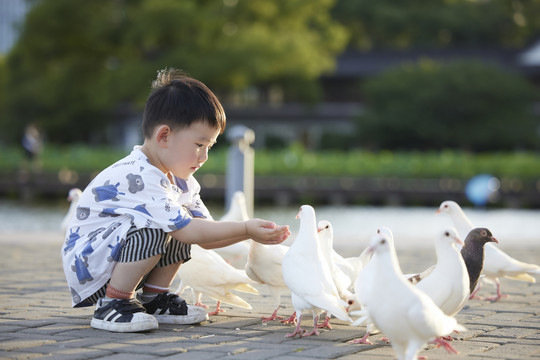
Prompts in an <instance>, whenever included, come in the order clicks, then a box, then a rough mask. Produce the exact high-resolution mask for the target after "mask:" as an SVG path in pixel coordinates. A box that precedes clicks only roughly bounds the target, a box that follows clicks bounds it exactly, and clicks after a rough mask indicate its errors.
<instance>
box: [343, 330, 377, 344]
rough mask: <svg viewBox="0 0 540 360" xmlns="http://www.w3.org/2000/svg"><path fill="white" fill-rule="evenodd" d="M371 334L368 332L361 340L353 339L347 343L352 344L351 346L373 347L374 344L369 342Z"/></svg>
mask: <svg viewBox="0 0 540 360" xmlns="http://www.w3.org/2000/svg"><path fill="white" fill-rule="evenodd" d="M369 335H370V333H369V331H366V333H365V334H364V336H362V337H361V338H359V339H352V340H349V341H347V342H348V343H351V344H368V345H373V343H372V342H371V341H369V339H368V337H369Z"/></svg>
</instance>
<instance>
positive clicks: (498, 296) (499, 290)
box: [486, 279, 508, 301]
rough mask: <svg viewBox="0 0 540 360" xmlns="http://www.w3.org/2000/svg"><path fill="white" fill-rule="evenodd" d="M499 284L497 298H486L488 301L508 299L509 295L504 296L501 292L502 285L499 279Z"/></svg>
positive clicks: (497, 281)
mask: <svg viewBox="0 0 540 360" xmlns="http://www.w3.org/2000/svg"><path fill="white" fill-rule="evenodd" d="M496 283H497V296H494V297H490V298H486V300H488V301H499V300H500V299H501V298H503V297H508V294H503V293H502V292H501V284H500V282H499V279H497V280H496Z"/></svg>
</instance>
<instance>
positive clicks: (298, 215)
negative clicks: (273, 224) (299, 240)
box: [294, 209, 302, 219]
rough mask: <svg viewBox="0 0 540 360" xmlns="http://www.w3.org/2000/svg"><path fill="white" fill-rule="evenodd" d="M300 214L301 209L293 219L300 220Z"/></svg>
mask: <svg viewBox="0 0 540 360" xmlns="http://www.w3.org/2000/svg"><path fill="white" fill-rule="evenodd" d="M301 212H302V209H300V211H299V212H298V214H296V216H295V217H294V218H295V219H300V213H301Z"/></svg>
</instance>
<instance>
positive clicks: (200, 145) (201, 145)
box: [195, 143, 204, 147]
mask: <svg viewBox="0 0 540 360" xmlns="http://www.w3.org/2000/svg"><path fill="white" fill-rule="evenodd" d="M195 145H196V146H197V147H203V146H204V145H203V144H197V143H195Z"/></svg>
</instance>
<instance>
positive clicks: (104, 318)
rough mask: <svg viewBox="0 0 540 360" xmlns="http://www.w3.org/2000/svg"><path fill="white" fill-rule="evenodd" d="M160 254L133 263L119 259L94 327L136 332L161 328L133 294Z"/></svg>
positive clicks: (101, 302)
mask: <svg viewBox="0 0 540 360" xmlns="http://www.w3.org/2000/svg"><path fill="white" fill-rule="evenodd" d="M160 257H161V255H154V256H152V257H149V258H147V259H143V260H139V261H134V262H119V263H117V264H116V266H115V267H114V269H113V272H112V274H111V280H110V281H109V284H108V285H107V292H106V297H104V298H101V299H99V300H98V303H97V309H96V311H95V313H94V317H93V318H92V321H91V323H90V325H91V326H92V327H93V328H96V329H101V330H109V331H115V332H136V331H145V330H152V329H157V328H158V322H157V320H156V318H155V317H153V316H152V315H149V314H147V313H146V309H145V308H144V307H143V306H142V305H141V304H140V303H139V302H138V301H137V300H135V299H133V294H134V292H135V288H136V286H137V284H139V283H140V281H141V279H142V278H143V276H144V275H146V274H147V273H148V272H149V271H150V270H151V269H152V268H153V267H154V266H155V265H156V263H157V262H158V261H159V259H160Z"/></svg>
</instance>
